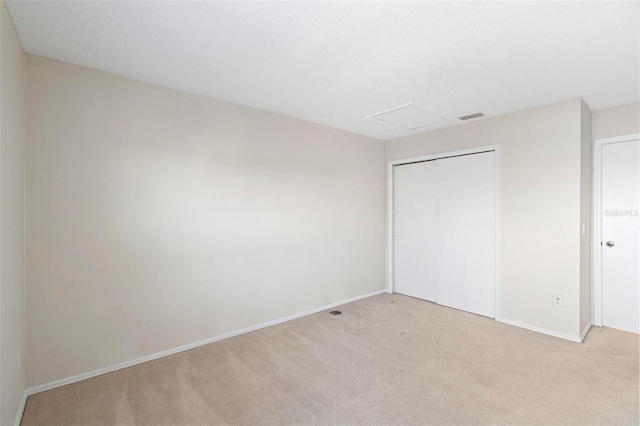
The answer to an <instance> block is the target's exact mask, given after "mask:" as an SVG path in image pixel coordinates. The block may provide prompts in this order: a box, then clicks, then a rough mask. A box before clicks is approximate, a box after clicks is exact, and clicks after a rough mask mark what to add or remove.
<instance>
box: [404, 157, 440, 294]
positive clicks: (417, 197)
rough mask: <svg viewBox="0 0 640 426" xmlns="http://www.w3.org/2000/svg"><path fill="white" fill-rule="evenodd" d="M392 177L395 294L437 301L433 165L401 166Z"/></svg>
mask: <svg viewBox="0 0 640 426" xmlns="http://www.w3.org/2000/svg"><path fill="white" fill-rule="evenodd" d="M393 174H394V179H393V182H394V199H393V203H394V284H395V291H396V293H401V294H405V295H407V296H413V297H417V298H420V299H424V300H430V301H435V300H436V257H437V254H436V245H435V243H436V162H435V161H426V162H422V163H414V164H403V165H400V166H395V167H394V168H393Z"/></svg>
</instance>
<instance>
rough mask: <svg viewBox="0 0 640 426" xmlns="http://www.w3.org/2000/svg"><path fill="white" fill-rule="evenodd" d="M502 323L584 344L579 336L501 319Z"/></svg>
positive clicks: (585, 332)
mask: <svg viewBox="0 0 640 426" xmlns="http://www.w3.org/2000/svg"><path fill="white" fill-rule="evenodd" d="M499 321H500V322H503V323H505V324H509V325H513V326H516V327H520V328H525V329H527V330H531V331H536V332H538V333H542V334H546V335H548V336H553V337H559V338H561V339H565V340H570V341H572V342H578V343H582V339H581V338H580V337H577V336H571V335H570V334H564V333H558V332H557V331H552V330H547V329H545V328H540V327H535V326H533V325H528V324H524V323H521V322H518V321H512V320H508V319H500V320H499ZM587 331H588V329H586V330H585V331H584V332H583V333H584V334H585V335H586V334H587Z"/></svg>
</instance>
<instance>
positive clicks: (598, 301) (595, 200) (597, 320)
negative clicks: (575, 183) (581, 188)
mask: <svg viewBox="0 0 640 426" xmlns="http://www.w3.org/2000/svg"><path fill="white" fill-rule="evenodd" d="M638 139H640V133H633V134H630V135H623V136H615V137H611V138H601V139H595V140H594V141H593V169H592V170H593V188H592V194H591V195H592V203H591V206H592V209H591V217H592V220H591V224H592V228H591V236H592V237H591V256H592V259H593V262H592V268H591V282H592V286H591V295H592V297H591V303H592V310H591V312H592V313H593V315H592V316H591V317H592V318H591V322H592V323H593V324H594V325H597V326H600V327H602V310H603V308H602V302H603V300H602V299H603V297H602V290H603V287H602V245H601V244H602V217H601V216H600V212H601V211H602V147H603V146H604V145H609V144H614V143H621V142H630V141H635V140H638Z"/></svg>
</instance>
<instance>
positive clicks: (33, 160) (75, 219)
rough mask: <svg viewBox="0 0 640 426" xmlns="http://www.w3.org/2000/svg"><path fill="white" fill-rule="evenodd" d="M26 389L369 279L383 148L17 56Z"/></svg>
mask: <svg viewBox="0 0 640 426" xmlns="http://www.w3.org/2000/svg"><path fill="white" fill-rule="evenodd" d="M27 81H28V84H27V196H28V198H27V203H28V206H29V208H28V211H27V224H28V227H27V231H28V232H27V242H28V268H27V273H28V283H29V285H28V290H27V310H28V312H29V316H28V325H27V332H28V333H27V334H28V336H29V339H28V367H29V369H28V379H27V381H28V385H29V386H34V385H40V384H43V383H46V382H49V381H53V380H56V379H60V378H66V377H69V376H72V375H75V374H78V373H84V372H89V371H91V370H95V369H98V368H101V367H106V366H111V365H113V364H116V363H120V362H124V361H128V360H132V359H135V358H138V357H142V356H145V355H149V354H153V353H157V352H159V351H163V350H166V349H170V348H175V347H178V346H181V345H185V344H188V343H192V342H197V341H199V340H202V339H206V338H210V337H214V336H217V335H221V334H223V333H227V332H231V331H234V330H238V329H242V328H245V327H249V326H253V325H257V324H261V323H264V322H266V321H270V320H275V319H278V318H282V317H285V316H288V315H292V314H295V313H299V312H303V311H306V310H310V309H313V308H316V307H320V306H323V305H326V304H330V303H333V302H338V301H340V300H344V299H348V298H352V297H355V296H360V295H364V294H368V293H371V292H374V291H377V290H382V289H384V226H385V225H384V223H385V222H384V218H385V192H384V191H385V145H384V142H381V141H378V140H374V139H371V138H368V137H364V136H358V135H354V134H350V133H347V132H343V131H339V130H335V129H331V128H327V127H323V126H320V125H315V124H311V123H307V122H303V121H300V120H295V119H292V118H288V117H284V116H281V115H276V114H271V113H267V112H264V111H259V110H255V109H251V108H246V107H242V106H237V105H232V104H228V103H224V102H220V101H216V100H213V99H209V98H205V97H201V96H196V95H190V94H186V93H181V92H177V91H174V90H170V89H165V88H160V87H155V86H151V85H147V84H143V83H139V82H136V81H133V80H129V79H126V78H122V77H118V76H115V75H112V74H107V73H104V72H99V71H95V70H90V69H86V68H81V67H77V66H73V65H69V64H66V63H62V62H58V61H54V60H49V59H44V58H41V57H36V56H32V55H27Z"/></svg>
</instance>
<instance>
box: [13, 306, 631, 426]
mask: <svg viewBox="0 0 640 426" xmlns="http://www.w3.org/2000/svg"><path fill="white" fill-rule="evenodd" d="M340 309H341V310H342V312H343V315H341V316H332V315H329V313H328V312H322V313H318V314H314V315H310V316H307V317H304V318H300V319H296V320H293V321H290V322H287V323H284V324H281V325H277V326H274V327H269V328H266V329H263V330H260V331H256V332H253V333H249V334H246V335H243V336H239V337H235V338H231V339H228V340H225V341H221V342H218V343H213V344H211V345H207V346H203V347H201V348H198V349H193V350H190V351H187V352H183V353H181V354H177V355H174V356H171V357H167V358H163V359H160V360H157V361H152V362H148V363H145V364H141V365H138V366H135V367H131V368H128V369H125V370H120V371H118V372H115V373H111V374H107V375H104V376H100V377H96V378H94V379H90V380H86V381H84V382H79V383H76V384H73V385H69V386H65V387H62V388H58V389H54V390H51V391H48V392H43V393H40V394H37V395H34V396H31V397H30V398H29V399H28V401H27V406H26V410H25V413H24V417H23V423H22V424H24V425H133V424H137V425H173V426H177V425H186V424H203V425H204V424H236V425H282V424H304V425H312V424H349V425H351V424H388V425H399V424H416V425H423V424H438V425H442V424H464V425H472V424H562V425H567V424H580V425H586V424H599V425H604V424H625V425H628V424H638V417H639V413H638V411H639V392H638V388H639V384H638V382H639V380H638V375H639V367H638V365H639V360H638V353H639V346H638V341H639V337H638V336H637V335H634V334H630V333H625V332H621V331H616V330H611V329H607V328H597V327H596V328H593V329H592V330H591V332H590V333H589V335H588V336H587V339H586V340H585V342H584V343H583V344H579V343H572V342H568V341H564V340H561V339H558V338H554V337H549V336H545V335H542V334H538V333H534V332H531V331H527V330H523V329H520V328H516V327H512V326H509V325H505V324H501V323H498V322H496V321H494V320H491V319H488V318H484V317H480V316H476V315H472V314H468V313H465V312H460V311H457V310H454V309H449V308H445V307H441V306H438V305H435V304H433V303H429V302H424V301H420V300H417V299H412V298H410V297H406V296H401V295H390V294H383V295H380V296H375V297H371V298H368V299H364V300H361V301H358V302H354V303H350V304H348V305H344V306H342V307H341V308H340Z"/></svg>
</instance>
